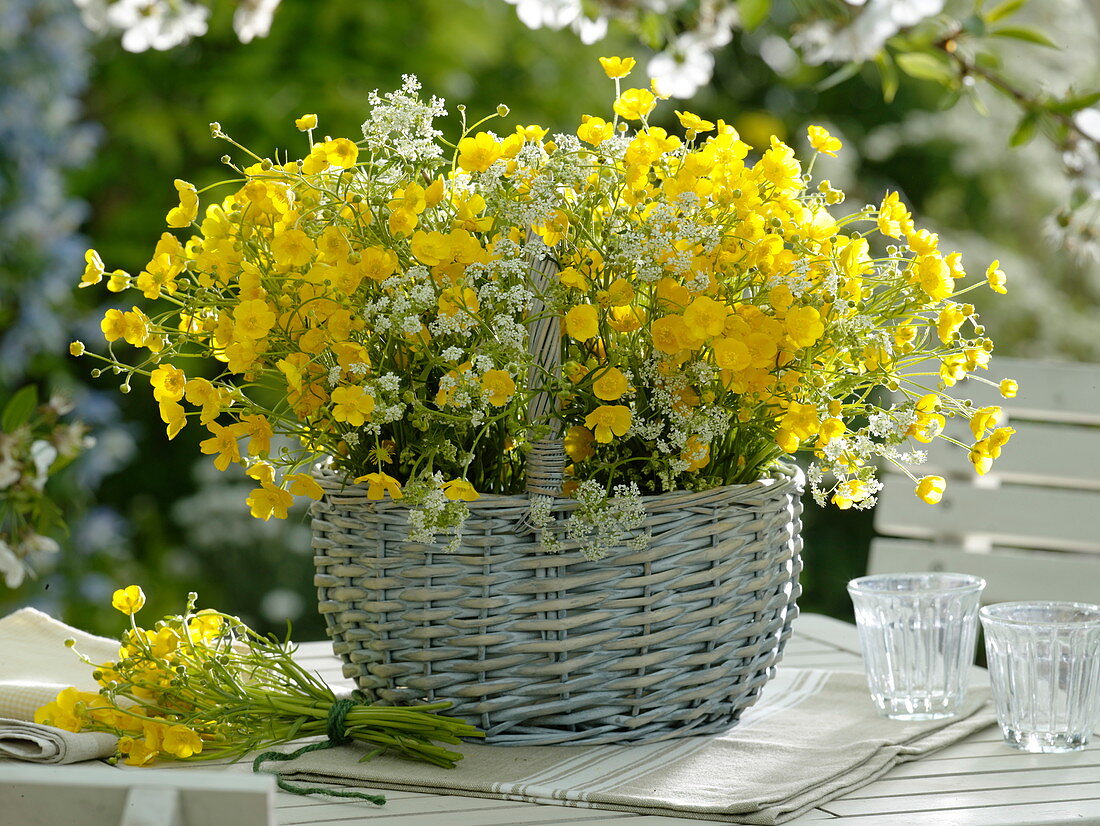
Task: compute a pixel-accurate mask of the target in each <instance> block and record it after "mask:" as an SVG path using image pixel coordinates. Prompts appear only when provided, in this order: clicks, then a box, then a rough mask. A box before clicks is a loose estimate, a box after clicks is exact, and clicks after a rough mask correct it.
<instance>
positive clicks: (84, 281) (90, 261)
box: [77, 250, 106, 287]
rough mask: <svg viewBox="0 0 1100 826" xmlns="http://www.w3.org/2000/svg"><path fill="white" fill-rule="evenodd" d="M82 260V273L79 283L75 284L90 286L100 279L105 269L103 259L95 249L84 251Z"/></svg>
mask: <svg viewBox="0 0 1100 826" xmlns="http://www.w3.org/2000/svg"><path fill="white" fill-rule="evenodd" d="M84 262H85V266H84V274H83V275H82V276H80V284H78V285H77V286H79V287H90V286H92V285H93V284H98V283H99V282H100V281H102V280H103V276H104V275H105V274H106V270H105V269H104V267H103V259H102V258H100V257H99V253H98V252H96V251H95V250H88V251H87V252H85V253H84Z"/></svg>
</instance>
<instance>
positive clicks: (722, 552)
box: [313, 469, 803, 745]
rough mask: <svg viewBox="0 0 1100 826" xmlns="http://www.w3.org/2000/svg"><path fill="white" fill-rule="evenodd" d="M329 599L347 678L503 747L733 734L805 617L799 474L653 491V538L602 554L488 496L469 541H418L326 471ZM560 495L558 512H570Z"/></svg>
mask: <svg viewBox="0 0 1100 826" xmlns="http://www.w3.org/2000/svg"><path fill="white" fill-rule="evenodd" d="M318 480H319V481H320V483H321V485H322V487H323V488H324V489H325V496H324V498H323V499H322V500H321V501H320V502H317V503H315V504H314V507H313V547H314V551H315V561H316V566H317V575H316V584H317V586H318V591H319V598H320V610H321V613H322V614H323V615H324V617H325V620H326V623H327V626H328V631H329V633H330V635H331V636H332V639H333V644H334V648H335V650H336V653H337V654H339V655H340V656H342V657H343V660H344V663H345V665H344V674H345V675H346V676H348V677H353V678H354V679H355V680H356V681H357V682H358V684H359V686H360V687H361V688H362V689H364V690H365V691H367V692H368V693H371V694H372V695H374V696H376V697H377V698H378V699H380V700H383V701H388V702H394V703H404V702H413V701H419V700H424V699H426V700H432V701H434V700H440V699H445V700H450V701H451V702H453V703H454V708H453V713H454V714H457V715H461V716H463V717H465V718H466V719H468V720H469V721H470V722H473V723H476V724H478V725H480V726H481V727H482V728H483V729H484V730H485V731H486V732H487V734H488V742H491V743H498V744H516V745H519V744H524V745H532V744H539V745H541V744H550V743H569V744H580V743H586V744H587V743H627V742H642V741H653V740H661V739H666V738H670V737H680V736H684V735H689V734H701V733H706V732H714V731H720V730H723V729H725V728H728V727H730V726H731V725H733V724H734V723H735V722H736V720H737V719H738V717H739V716H740V714H741V712H742V711H743V710H744V709H745V708H747V707H748V706H749V705H751V704H752V703H753V702H754V701H755V700H756V698H757V696H758V695H759V693H760V690H761V687H762V686H763V685H764V683H765V682H767V681H768V679H769V678H770V677H771V675H772V673H773V672H774V669H775V665H776V663H777V662H778V661H779V659H780V656H781V654H782V650H783V646H784V643H785V641H786V639H787V637H788V636H789V634H790V632H791V621H792V620H793V619H794V617H795V616H796V614H797V608H796V606H795V600H796V599H797V597H798V595H799V586H798V573H799V571H800V569H801V561H800V556H799V552H800V549H801V540H800V535H799V529H800V524H801V523H800V520H799V515H800V513H801V500H800V494H801V491H802V484H803V479H802V475H801V473H800V472H799V471H798V470H797V469H783V470H780V471H777V472H776V474H775V475H774V476H773V477H772V478H768V479H764V480H761V481H759V482H755V483H753V484H749V485H734V486H729V487H722V488H716V489H714V490H710V491H706V492H703V493H670V494H663V495H659V496H650V497H645V502H646V506H647V511H648V514H649V515H648V518H647V520H646V523H645V529H646V530H647V531H648V532H650V534H651V536H652V539H651V542H650V544H649V546H648V548H647V549H646V550H644V551H637V550H631V549H628V548H626V547H622V548H619V549H615V550H613V551H612V553H610V554H609V555H608V556H607V557H606V558H604V559H601V560H599V561H596V562H593V561H590V560H588V559H586V558H585V557H584V556H583V555H582V554H580V553H579V552H577V551H575V550H574V551H568V550H566V551H564V552H561V553H546V552H544V551H543V550H542V549H541V548H540V547H539V545H538V543H537V542H536V541H535V539H534V538H533V537H532V536H531V535H530V534H528V533H526V532H524V531H522V530H517V526H518V525H519V524H520V523H521V521H522V520H523V518H524V515H525V514H526V512H527V508H528V505H529V500H528V499H527V498H526V497H522V496H515V497H504V496H482V497H481V498H480V499H478V500H477V501H475V502H471V503H469V505H470V511H471V516H470V518H469V520H468V521H467V523H466V525H465V527H464V529H463V546H462V548H461V549H460V550H459V551H458V552H457V553H444V552H442V551H441V549H440V548H439V547H431V546H425V545H414V544H411V543H409V542H407V541H406V539H405V537H406V535H407V524H406V519H407V515H408V512H407V509H406V508H404V507H402V506H401V505H400V504H397V503H394V502H392V501H390V500H385V501H382V502H371V501H369V500H368V499H367V496H366V489H365V488H364V487H361V486H356V485H348V484H344V483H343V481H342V480H341V478H340V477H338V476H336V475H335V474H333V473H331V472H329V471H319V472H318ZM570 508H571V505H570V503H569V500H560V502H559V505H558V515H559V516H564V515H567V514H568V512H569V510H570Z"/></svg>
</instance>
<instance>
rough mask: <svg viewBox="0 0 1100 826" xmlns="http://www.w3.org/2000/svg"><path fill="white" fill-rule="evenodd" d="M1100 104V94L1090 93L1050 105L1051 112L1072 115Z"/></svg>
mask: <svg viewBox="0 0 1100 826" xmlns="http://www.w3.org/2000/svg"><path fill="white" fill-rule="evenodd" d="M1096 103H1100V92H1089V93H1088V94H1084V95H1074V96H1072V97H1068V98H1066V99H1065V100H1060V101H1058V102H1057V103H1052V104H1050V107H1049V108H1050V111H1052V112H1055V113H1057V114H1059V115H1072V114H1073V113H1074V112H1080V111H1081V110H1082V109H1088V108H1089V107H1090V106H1092V105H1094V104H1096Z"/></svg>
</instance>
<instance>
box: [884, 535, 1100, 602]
mask: <svg viewBox="0 0 1100 826" xmlns="http://www.w3.org/2000/svg"><path fill="white" fill-rule="evenodd" d="M904 571H952V572H955V573H960V574H973V575H974V576H980V577H982V578H983V579H985V581H986V587H985V591H984V592H983V593H982V601H983V602H986V603H993V602H1006V601H1009V600H1014V599H1021V598H1023V597H1025V596H1026V597H1027V598H1028V599H1050V600H1069V601H1071V602H1089V603H1097V602H1100V578H1098V576H1097V574H1100V560H1098V559H1096V558H1095V557H1093V556H1091V555H1088V554H1075V553H1043V552H1021V551H1019V550H1018V549H1010V548H1003V547H995V548H993V549H991V550H990V551H989V552H988V553H974V552H970V551H966V550H964V549H963V548H960V547H958V546H955V545H944V544H941V543H932V542H927V541H923V540H919V539H876V540H874V541H873V542H872V543H871V557H870V560H869V562H868V565H867V572H868V573H871V574H894V573H901V572H904Z"/></svg>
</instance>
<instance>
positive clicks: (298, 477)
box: [286, 473, 325, 501]
mask: <svg viewBox="0 0 1100 826" xmlns="http://www.w3.org/2000/svg"><path fill="white" fill-rule="evenodd" d="M286 481H288V482H289V483H290V493H291V494H293V495H294V496H308V497H309V498H310V499H313V500H315V501H316V500H318V499H320V498H321V497H322V496H324V495H325V491H324V489H323V488H322V487H321V486H320V485H318V484H317V480H316V479H314V478H313V477H312V476H310V475H309V474H308V473H288V474H287V476H286Z"/></svg>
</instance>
